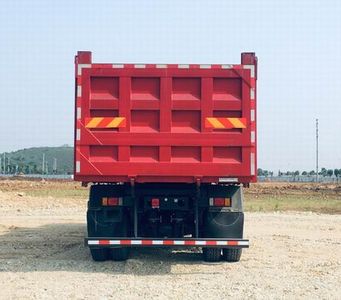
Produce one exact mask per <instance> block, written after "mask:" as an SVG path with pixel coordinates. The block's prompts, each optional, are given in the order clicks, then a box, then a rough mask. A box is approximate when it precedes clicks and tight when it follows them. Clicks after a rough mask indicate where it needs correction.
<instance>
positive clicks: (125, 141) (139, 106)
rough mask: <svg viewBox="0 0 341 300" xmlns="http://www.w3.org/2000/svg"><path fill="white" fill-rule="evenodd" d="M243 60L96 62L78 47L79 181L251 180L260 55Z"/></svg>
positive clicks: (249, 55)
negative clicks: (234, 62) (220, 62)
mask: <svg viewBox="0 0 341 300" xmlns="http://www.w3.org/2000/svg"><path fill="white" fill-rule="evenodd" d="M243 61H244V65H243V64H241V65H157V64H147V65H142V64H140V65H134V64H92V62H91V54H89V53H87V52H79V53H78V56H76V122H75V125H76V126H75V127H76V128H75V131H76V132H75V179H76V180H81V181H88V182H90V181H96V182H98V181H103V182H108V181H109V182H110V181H112V182H116V181H130V179H131V178H134V179H135V180H136V181H137V182H148V181H160V182H165V181H169V182H174V181H175V182H195V181H196V180H197V179H200V180H202V181H203V182H217V181H219V178H223V179H226V178H228V177H231V178H239V181H240V182H245V183H247V182H250V181H254V180H255V178H256V174H255V172H256V123H255V122H256V119H255V115H256V111H255V110H256V105H255V98H256V92H255V88H256V58H255V56H254V55H253V54H244V56H243V55H242V62H243ZM101 178H102V179H103V180H101Z"/></svg>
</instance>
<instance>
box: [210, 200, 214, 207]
mask: <svg viewBox="0 0 341 300" xmlns="http://www.w3.org/2000/svg"><path fill="white" fill-rule="evenodd" d="M213 201H214V199H213V198H210V206H213V204H214V203H213Z"/></svg>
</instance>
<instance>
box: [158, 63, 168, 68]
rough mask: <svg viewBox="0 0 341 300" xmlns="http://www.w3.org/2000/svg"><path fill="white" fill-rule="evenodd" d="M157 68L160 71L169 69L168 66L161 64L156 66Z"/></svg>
mask: <svg viewBox="0 0 341 300" xmlns="http://www.w3.org/2000/svg"><path fill="white" fill-rule="evenodd" d="M156 67H157V68H158V69H163V68H167V65H164V64H159V65H156Z"/></svg>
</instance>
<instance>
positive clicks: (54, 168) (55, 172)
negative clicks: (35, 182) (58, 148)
mask: <svg viewBox="0 0 341 300" xmlns="http://www.w3.org/2000/svg"><path fill="white" fill-rule="evenodd" d="M53 173H54V174H57V158H55V157H54V158H53Z"/></svg>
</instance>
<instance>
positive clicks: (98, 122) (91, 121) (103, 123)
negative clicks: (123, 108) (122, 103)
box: [85, 117, 126, 128]
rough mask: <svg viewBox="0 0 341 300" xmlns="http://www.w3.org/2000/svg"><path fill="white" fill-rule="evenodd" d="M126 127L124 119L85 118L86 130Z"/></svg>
mask: <svg viewBox="0 0 341 300" xmlns="http://www.w3.org/2000/svg"><path fill="white" fill-rule="evenodd" d="M125 126H126V118H124V117H115V118H108V117H96V118H85V127H86V128H120V127H125Z"/></svg>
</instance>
